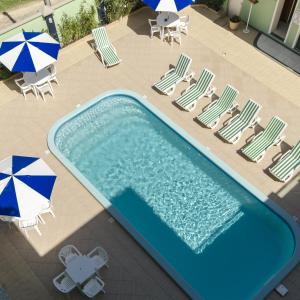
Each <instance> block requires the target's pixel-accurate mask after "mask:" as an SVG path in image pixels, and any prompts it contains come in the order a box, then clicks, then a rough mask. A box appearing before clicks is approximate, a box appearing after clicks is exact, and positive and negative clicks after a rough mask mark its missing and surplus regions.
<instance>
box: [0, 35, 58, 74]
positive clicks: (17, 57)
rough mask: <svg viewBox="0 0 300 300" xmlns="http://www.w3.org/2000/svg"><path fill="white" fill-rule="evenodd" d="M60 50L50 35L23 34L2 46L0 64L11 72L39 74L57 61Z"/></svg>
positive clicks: (0, 47) (0, 46)
mask: <svg viewBox="0 0 300 300" xmlns="http://www.w3.org/2000/svg"><path fill="white" fill-rule="evenodd" d="M59 48H60V45H59V43H58V42H57V41H56V40H55V39H53V38H52V37H51V36H50V35H49V34H48V33H45V32H22V33H19V34H17V35H15V36H13V37H11V38H9V39H7V40H5V41H3V42H2V43H1V44H0V62H1V63H2V64H3V65H5V66H6V67H7V68H8V69H9V70H10V71H11V72H38V71H40V70H42V69H44V68H45V67H48V66H49V65H50V64H52V63H54V62H55V61H56V60H57V56H58V51H59Z"/></svg>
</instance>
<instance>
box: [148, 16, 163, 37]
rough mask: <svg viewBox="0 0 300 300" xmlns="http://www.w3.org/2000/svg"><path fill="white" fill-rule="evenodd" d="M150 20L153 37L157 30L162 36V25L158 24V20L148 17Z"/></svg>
mask: <svg viewBox="0 0 300 300" xmlns="http://www.w3.org/2000/svg"><path fill="white" fill-rule="evenodd" d="M148 22H149V25H150V34H151V39H152V38H153V35H154V33H156V32H158V33H159V37H160V38H161V28H160V26H158V25H157V22H156V20H153V19H148Z"/></svg>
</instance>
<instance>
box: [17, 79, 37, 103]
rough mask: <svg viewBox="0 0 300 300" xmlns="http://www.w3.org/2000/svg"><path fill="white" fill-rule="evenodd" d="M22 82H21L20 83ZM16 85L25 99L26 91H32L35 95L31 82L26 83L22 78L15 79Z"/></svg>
mask: <svg viewBox="0 0 300 300" xmlns="http://www.w3.org/2000/svg"><path fill="white" fill-rule="evenodd" d="M21 82H23V83H21ZM15 83H16V85H17V86H18V87H19V89H20V90H21V92H22V93H23V96H24V98H25V100H26V93H28V92H30V91H33V93H34V95H35V97H36V96H37V95H36V93H35V90H34V87H33V86H32V85H31V84H27V83H26V81H25V80H24V79H23V78H19V79H15Z"/></svg>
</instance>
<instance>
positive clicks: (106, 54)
mask: <svg viewBox="0 0 300 300" xmlns="http://www.w3.org/2000/svg"><path fill="white" fill-rule="evenodd" d="M92 33H93V37H94V40H95V42H96V46H97V50H98V51H100V52H101V54H102V56H103V59H104V61H105V63H106V65H107V66H113V65H116V64H118V63H119V62H120V58H119V57H118V55H117V54H116V52H115V51H114V49H113V47H112V45H111V43H110V41H109V39H108V36H107V33H106V29H105V27H99V28H96V29H93V30H92Z"/></svg>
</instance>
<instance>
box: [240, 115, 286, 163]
mask: <svg viewBox="0 0 300 300" xmlns="http://www.w3.org/2000/svg"><path fill="white" fill-rule="evenodd" d="M285 126H286V125H285V123H284V122H283V121H282V120H281V119H279V118H278V117H273V118H272V119H271V121H270V122H269V124H268V125H267V127H266V128H265V130H264V131H263V133H262V134H261V135H260V136H259V137H257V138H256V139H255V140H254V141H252V142H250V144H248V145H247V146H246V147H245V148H243V149H242V152H243V153H244V154H245V155H246V156H247V157H248V158H249V159H251V160H256V159H257V158H258V157H259V156H260V155H261V154H262V153H263V152H264V151H265V150H266V149H267V148H268V147H270V146H272V145H273V144H274V142H275V141H276V140H277V139H278V138H279V137H280V135H281V133H282V132H283V130H284V128H285Z"/></svg>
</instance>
